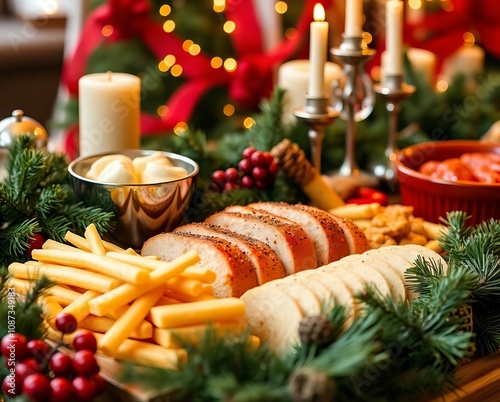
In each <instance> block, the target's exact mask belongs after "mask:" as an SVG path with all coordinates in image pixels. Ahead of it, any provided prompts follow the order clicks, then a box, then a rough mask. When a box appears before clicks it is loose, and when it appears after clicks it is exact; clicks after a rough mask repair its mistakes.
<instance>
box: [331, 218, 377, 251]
mask: <svg viewBox="0 0 500 402" xmlns="http://www.w3.org/2000/svg"><path fill="white" fill-rule="evenodd" d="M331 215H332V216H333V217H334V218H335V219H336V221H337V223H338V224H339V225H340V227H341V228H342V230H343V231H344V235H345V238H346V240H347V243H348V244H349V254H362V253H364V252H365V251H367V250H370V249H371V247H370V244H369V243H368V239H367V238H366V235H365V233H364V232H363V230H362V229H361V228H360V227H359V226H358V225H356V224H355V223H354V222H353V221H351V220H349V219H346V218H343V217H341V216H337V215H334V214H331Z"/></svg>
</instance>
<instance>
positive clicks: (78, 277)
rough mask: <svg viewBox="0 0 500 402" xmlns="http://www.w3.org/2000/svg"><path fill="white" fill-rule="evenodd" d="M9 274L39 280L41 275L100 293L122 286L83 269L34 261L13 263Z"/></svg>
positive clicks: (108, 278)
mask: <svg viewBox="0 0 500 402" xmlns="http://www.w3.org/2000/svg"><path fill="white" fill-rule="evenodd" d="M8 269H9V273H11V274H12V275H13V276H15V277H16V278H21V279H33V280H35V279H40V278H41V277H42V276H43V275H45V276H46V277H48V278H49V279H52V280H53V281H54V282H57V283H59V284H66V285H71V286H78V287H82V286H83V287H85V289H87V290H95V291H97V292H100V293H105V292H108V291H109V290H111V289H114V288H116V287H118V286H120V285H121V284H122V281H120V280H118V279H116V278H111V277H109V276H106V275H101V274H99V273H95V272H89V271H86V270H84V269H78V268H73V267H70V266H64V265H56V264H39V263H36V261H28V262H27V263H26V264H21V263H19V262H13V263H11V264H10V265H9V268H8Z"/></svg>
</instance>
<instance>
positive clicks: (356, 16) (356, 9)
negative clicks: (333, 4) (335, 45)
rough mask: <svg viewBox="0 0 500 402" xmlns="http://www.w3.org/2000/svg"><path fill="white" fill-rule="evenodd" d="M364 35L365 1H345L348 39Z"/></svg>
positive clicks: (345, 31) (345, 30) (345, 29)
mask: <svg viewBox="0 0 500 402" xmlns="http://www.w3.org/2000/svg"><path fill="white" fill-rule="evenodd" d="M362 33H363V0H345V28H344V34H345V36H347V37H351V36H354V37H356V36H358V37H359V36H361V34H362Z"/></svg>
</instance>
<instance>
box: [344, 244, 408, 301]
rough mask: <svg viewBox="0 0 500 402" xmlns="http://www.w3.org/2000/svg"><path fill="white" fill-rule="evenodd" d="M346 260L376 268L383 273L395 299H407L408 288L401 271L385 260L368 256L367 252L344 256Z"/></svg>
mask: <svg viewBox="0 0 500 402" xmlns="http://www.w3.org/2000/svg"><path fill="white" fill-rule="evenodd" d="M344 260H345V261H357V262H360V263H362V264H365V265H369V266H370V267H372V268H375V269H376V270H377V271H378V272H380V273H381V274H382V276H383V277H384V278H385V280H386V281H387V283H388V284H389V288H390V291H391V295H392V297H393V298H394V300H395V301H398V302H399V301H405V300H406V289H405V285H404V280H403V279H401V277H400V275H399V273H398V272H397V271H396V270H395V268H393V267H392V266H391V265H389V264H388V263H386V262H385V261H383V260H380V259H378V258H374V257H371V256H367V255H366V254H364V253H363V254H352V255H350V256H347V257H345V258H344Z"/></svg>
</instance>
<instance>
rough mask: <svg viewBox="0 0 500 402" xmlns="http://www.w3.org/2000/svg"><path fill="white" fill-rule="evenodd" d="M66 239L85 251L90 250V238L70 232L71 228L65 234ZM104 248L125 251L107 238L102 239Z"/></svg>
mask: <svg viewBox="0 0 500 402" xmlns="http://www.w3.org/2000/svg"><path fill="white" fill-rule="evenodd" d="M64 239H65V240H66V241H67V242H68V243H71V244H73V245H74V246H75V247H78V248H79V249H80V250H83V251H90V245H89V242H88V240H87V239H86V238H85V237H82V236H78V235H77V234H76V233H73V232H70V231H69V230H68V231H67V232H66V234H65V235H64ZM102 243H103V245H104V248H105V249H106V251H123V249H122V248H121V247H119V246H117V245H116V244H113V243H110V242H108V241H106V240H103V241H102Z"/></svg>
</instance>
